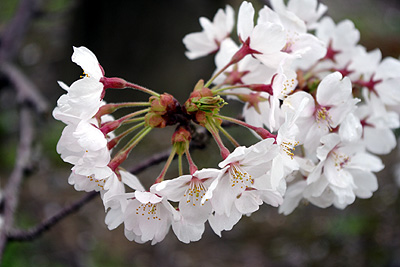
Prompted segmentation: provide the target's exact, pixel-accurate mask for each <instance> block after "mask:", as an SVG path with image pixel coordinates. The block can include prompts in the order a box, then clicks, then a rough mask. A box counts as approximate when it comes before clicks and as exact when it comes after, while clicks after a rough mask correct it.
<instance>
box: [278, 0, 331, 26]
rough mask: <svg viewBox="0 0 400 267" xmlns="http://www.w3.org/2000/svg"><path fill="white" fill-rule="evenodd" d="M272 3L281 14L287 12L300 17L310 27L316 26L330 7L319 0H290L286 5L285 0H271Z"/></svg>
mask: <svg viewBox="0 0 400 267" xmlns="http://www.w3.org/2000/svg"><path fill="white" fill-rule="evenodd" d="M271 5H272V7H273V8H274V10H275V11H276V12H278V13H280V14H282V13H286V14H287V15H295V16H297V17H299V18H300V19H301V20H303V21H304V22H305V23H306V25H307V28H308V29H313V28H315V27H316V24H317V21H318V20H319V19H320V18H321V16H322V15H323V14H324V13H325V12H326V10H327V9H328V8H327V7H326V6H325V5H324V4H322V3H318V1H317V0H289V1H288V4H287V6H286V7H285V6H284V3H283V0H271Z"/></svg>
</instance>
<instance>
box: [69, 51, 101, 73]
mask: <svg viewBox="0 0 400 267" xmlns="http://www.w3.org/2000/svg"><path fill="white" fill-rule="evenodd" d="M73 48H74V53H73V54H72V57H71V59H72V61H73V62H75V63H76V64H78V65H79V66H80V67H81V68H82V69H83V71H84V74H86V75H87V76H89V77H93V78H94V79H96V80H97V81H100V79H101V78H103V77H104V73H103V69H102V68H101V67H100V64H99V61H98V60H97V58H96V56H95V55H94V54H93V52H92V51H90V50H89V49H87V48H86V47H84V46H80V47H75V46H74V47H73Z"/></svg>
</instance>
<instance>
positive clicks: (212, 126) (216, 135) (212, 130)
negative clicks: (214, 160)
mask: <svg viewBox="0 0 400 267" xmlns="http://www.w3.org/2000/svg"><path fill="white" fill-rule="evenodd" d="M205 127H206V129H207V130H208V131H209V132H210V133H211V135H212V136H213V138H214V140H215V142H216V143H217V145H218V147H219V150H220V153H221V156H222V158H223V159H226V157H228V156H229V154H230V152H229V150H228V149H227V148H226V147H225V145H224V142H222V139H221V137H220V136H219V133H218V129H217V128H216V127H215V123H214V122H212V121H211V120H210V118H209V117H207V123H206V124H205Z"/></svg>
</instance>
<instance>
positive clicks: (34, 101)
mask: <svg viewBox="0 0 400 267" xmlns="http://www.w3.org/2000/svg"><path fill="white" fill-rule="evenodd" d="M0 71H1V72H2V73H3V74H4V75H5V76H6V78H7V79H8V80H9V82H10V83H11V84H12V85H13V87H14V88H15V89H16V91H17V100H18V102H19V103H23V104H26V105H29V106H32V107H33V108H34V109H35V110H36V111H37V112H38V113H39V114H44V113H46V112H47V110H48V104H47V102H46V100H45V99H44V98H43V96H42V95H41V94H40V93H39V90H38V89H37V87H36V86H35V85H34V84H33V83H32V81H31V80H30V79H29V78H28V77H26V75H25V74H24V73H23V72H22V71H21V70H20V69H19V68H18V67H17V66H15V65H13V64H11V63H7V62H3V63H2V64H0Z"/></svg>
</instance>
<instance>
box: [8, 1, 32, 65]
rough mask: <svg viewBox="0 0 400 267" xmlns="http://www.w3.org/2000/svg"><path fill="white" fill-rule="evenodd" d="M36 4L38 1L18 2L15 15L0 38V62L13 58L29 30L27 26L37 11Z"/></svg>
mask: <svg viewBox="0 0 400 267" xmlns="http://www.w3.org/2000/svg"><path fill="white" fill-rule="evenodd" d="M38 2H39V1H38V0H22V1H20V3H19V6H18V10H17V13H16V14H15V16H14V17H13V19H12V20H11V21H10V23H9V24H8V25H7V28H6V29H5V30H4V32H3V34H2V36H1V45H0V62H3V61H9V60H12V58H14V56H15V54H16V52H17V51H18V48H19V46H20V45H21V43H22V40H23V38H24V37H25V33H26V31H27V30H28V29H29V24H30V22H31V21H32V19H33V17H34V15H35V13H36V11H37V10H38V6H39V5H38Z"/></svg>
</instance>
